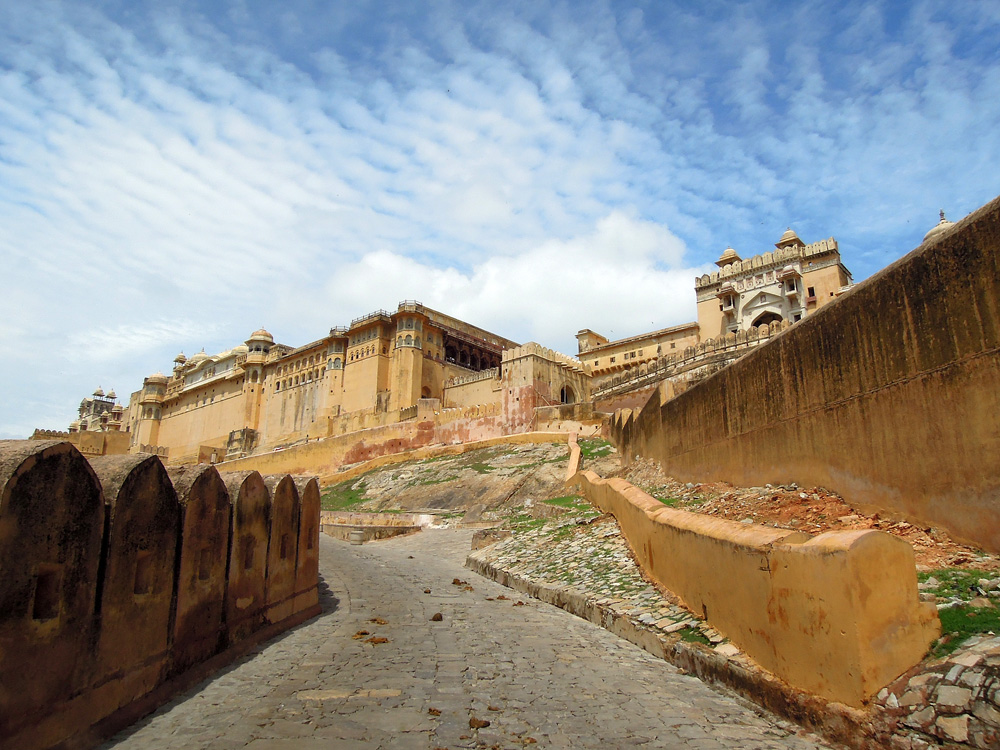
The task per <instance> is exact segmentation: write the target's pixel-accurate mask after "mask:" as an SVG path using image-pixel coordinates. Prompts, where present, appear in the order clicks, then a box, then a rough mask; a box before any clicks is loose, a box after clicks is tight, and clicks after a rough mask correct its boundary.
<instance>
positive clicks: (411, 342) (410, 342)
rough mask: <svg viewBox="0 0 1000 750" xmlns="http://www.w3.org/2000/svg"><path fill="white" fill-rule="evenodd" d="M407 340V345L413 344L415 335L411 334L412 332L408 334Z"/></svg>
mask: <svg viewBox="0 0 1000 750" xmlns="http://www.w3.org/2000/svg"><path fill="white" fill-rule="evenodd" d="M405 341H406V345H407V346H413V336H411V335H410V334H406V339H405Z"/></svg>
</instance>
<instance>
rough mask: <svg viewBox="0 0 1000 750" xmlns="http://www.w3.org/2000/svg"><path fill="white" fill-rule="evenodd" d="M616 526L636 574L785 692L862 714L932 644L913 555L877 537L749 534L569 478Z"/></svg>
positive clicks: (932, 624)
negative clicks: (675, 599) (698, 617)
mask: <svg viewBox="0 0 1000 750" xmlns="http://www.w3.org/2000/svg"><path fill="white" fill-rule="evenodd" d="M576 481H578V482H579V483H580V484H581V486H582V489H583V492H584V494H585V496H586V497H587V499H588V500H589V501H590V502H591V503H593V504H594V505H596V506H597V507H599V508H600V509H601V510H602V511H604V512H606V513H612V514H613V515H614V516H615V518H616V519H617V520H618V523H619V524H620V525H621V528H622V532H623V533H624V535H625V537H626V539H627V540H628V543H629V546H630V547H631V548H632V551H633V552H634V553H635V556H636V559H637V560H638V562H639V564H640V566H641V567H642V569H643V570H644V571H645V572H646V573H647V574H649V575H650V576H651V577H652V578H653V579H654V580H655V581H656V582H657V583H659V584H661V585H663V586H665V587H666V588H668V589H669V590H670V591H672V592H674V593H675V594H677V595H678V596H680V597H681V599H683V601H684V603H685V605H686V606H687V607H688V608H689V609H691V610H692V611H694V612H698V613H701V614H702V615H703V616H704V617H705V619H707V620H708V622H709V624H710V625H711V626H712V627H713V628H715V629H716V630H718V631H719V632H720V633H722V634H723V635H725V636H726V637H728V638H729V639H730V640H731V641H732V642H733V643H734V644H736V645H737V646H738V647H739V648H740V649H741V650H742V651H744V652H745V653H746V654H747V655H748V656H750V657H751V658H753V659H754V660H755V661H756V662H757V663H758V664H760V665H761V666H762V667H764V668H765V669H767V670H769V671H771V672H773V673H774V674H775V675H777V676H778V677H780V678H781V679H783V680H785V681H786V682H788V683H789V684H791V685H793V686H795V687H796V688H799V689H801V690H806V691H808V692H811V693H815V694H817V695H820V696H822V697H824V698H827V699H829V700H834V701H839V702H841V703H845V704H847V705H850V706H860V705H862V703H863V702H864V701H865V700H866V699H868V698H870V697H871V696H872V695H873V694H874V693H875V692H877V691H878V690H879V689H880V688H881V687H882V686H884V685H885V684H887V683H888V682H890V681H891V680H892V679H893V678H895V677H897V676H898V675H900V674H901V673H903V672H905V671H906V670H907V669H908V668H910V667H912V666H913V665H914V664H916V663H918V662H919V661H920V659H921V658H922V657H923V655H924V653H925V652H926V651H927V647H928V646H929V645H930V643H931V642H932V641H933V640H934V638H936V637H937V635H938V634H939V624H938V618H937V611H936V609H935V607H934V605H933V604H929V603H921V602H920V601H919V599H918V594H917V576H916V570H915V568H914V563H913V550H912V548H911V547H910V546H909V545H908V544H906V542H904V541H902V540H899V539H896V538H895V537H893V536H891V535H889V534H884V533H882V532H877V531H835V532H827V533H825V534H820V535H818V536H816V537H812V538H810V537H809V536H808V535H806V534H803V533H801V532H797V531H786V530H783V529H773V528H770V527H764V526H748V525H745V524H741V523H736V522H733V521H727V520H725V519H719V518H714V517H710V516H702V515H698V514H696V513H688V512H685V511H679V510H674V509H672V508H668V507H666V506H664V505H663V504H662V503H661V502H659V501H658V500H656V499H654V498H652V497H650V496H649V495H647V494H646V493H644V492H642V491H640V490H639V489H637V488H635V487H633V486H632V485H630V484H629V483H628V482H626V481H625V480H623V479H610V480H604V479H601V478H600V477H598V476H597V475H596V474H594V473H593V472H591V471H582V472H580V473H579V474H578V475H577V477H576Z"/></svg>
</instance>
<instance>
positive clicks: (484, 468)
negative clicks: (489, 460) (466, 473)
mask: <svg viewBox="0 0 1000 750" xmlns="http://www.w3.org/2000/svg"><path fill="white" fill-rule="evenodd" d="M465 468H466V469H472V470H473V471H474V472H476V473H477V474H489V473H490V472H491V471H496V470H497V467H496V466H490V465H489V464H485V463H483V462H481V461H477V462H476V463H474V464H469V465H468V466H466V467H465Z"/></svg>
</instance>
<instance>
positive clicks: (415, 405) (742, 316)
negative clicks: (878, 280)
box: [45, 229, 852, 463]
mask: <svg viewBox="0 0 1000 750" xmlns="http://www.w3.org/2000/svg"><path fill="white" fill-rule="evenodd" d="M716 265H717V266H718V267H719V270H718V271H714V272H712V273H709V274H704V275H702V276H700V277H698V278H696V279H695V285H694V291H695V295H696V300H697V312H698V319H697V321H696V322H692V323H685V324H683V325H677V326H672V327H669V328H663V329H659V330H656V331H652V332H649V333H644V334H641V335H637V336H631V337H628V338H625V339H620V340H618V341H609V340H608V339H607V338H606V337H604V336H602V335H600V334H599V333H596V332H594V331H592V330H590V329H583V330H581V331H580V332H579V333H578V334H577V341H578V358H572V357H569V356H566V355H563V354H559V353H558V352H554V351H552V350H550V349H546V348H544V347H542V346H539V345H538V344H533V343H529V344H525V345H523V346H521V345H519V344H517V343H516V342H514V341H511V340H509V339H506V338H504V337H502V336H499V335H497V334H495V333H491V332H489V331H486V330H484V329H482V328H479V327H477V326H474V325H471V324H469V323H466V322H463V321H461V320H457V319H456V318H453V317H451V316H449V315H446V314H444V313H441V312H438V311H437V310H432V309H431V308H429V307H426V306H424V305H422V304H421V303H419V302H415V301H410V300H407V301H404V302H400V303H399V305H398V307H397V309H396V310H395V311H393V312H389V311H386V310H377V311H375V312H372V313H369V314H368V315H364V316H362V317H359V318H356V319H355V320H353V321H351V324H350V325H349V326H346V327H335V328H331V329H330V331H329V333H328V334H327V335H325V336H323V337H322V338H320V339H318V340H316V341H313V342H311V343H308V344H304V345H302V346H297V347H293V346H288V345H285V344H282V343H278V342H276V341H275V340H274V337H273V336H272V335H271V334H270V333H269V332H268V331H266V330H264V329H260V330H257V331H254V332H253V333H252V334H250V336H249V338H247V339H246V341H245V342H243V343H240V344H238V345H236V346H234V347H233V348H231V349H229V350H227V351H224V352H220V353H217V354H214V355H209V354H206V353H205V352H204V351H201V352H199V353H197V354H195V355H194V356H192V357H186V356H185V355H184V354H178V355H177V357H176V358H175V359H174V363H173V368H172V370H171V372H170V374H168V375H165V374H162V373H156V374H154V375H150V376H149V377H147V378H145V380H144V381H143V386H142V389H141V390H138V391H136V392H135V393H133V394H132V395H131V397H130V399H129V403H128V406H127V407H122V406H120V405H116V404H115V401H114V397H113V394H111V395H110V396H105V395H104V393H103V391H100V389H98V392H97V393H95V394H94V396H93V397H89V398H87V399H85V400H84V402H83V404H81V407H80V419H79V420H78V421H77V422H74V423H73V425H71V427H70V433H71V434H72V433H76V434H77V435H82V434H83V433H84V432H86V431H88V430H94V429H98V430H104V431H109V430H110V431H118V430H119V429H120V431H121V432H122V433H123V440H121V441H118V442H116V443H115V444H116V445H118V443H121V444H122V445H124V442H125V436H126V435H127V442H128V450H129V451H132V452H148V453H157V454H160V455H161V456H164V457H165V458H167V459H168V460H169V461H170V462H171V463H175V462H177V463H180V462H188V461H211V462H216V461H223V460H227V459H232V458H239V457H243V456H246V455H250V454H253V453H259V452H262V451H274V450H281V449H282V448H285V447H289V446H293V445H297V444H301V443H305V442H307V441H310V440H314V441H315V440H319V439H326V438H329V437H334V436H338V435H345V434H348V433H353V432H357V431H359V430H366V429H372V428H384V427H386V426H387V425H393V424H399V423H402V422H406V421H408V420H416V419H417V417H418V410H422V411H421V412H420V414H421V416H420V419H419V420H418V421H420V423H421V424H434V425H435V427H434V429H435V430H438V429H439V428H440V427H441V425H442V424H444V423H445V422H448V420H451V421H452V422H454V423H455V424H458V423H459V422H460V423H461V424H462V425H464V427H463V428H462V430H463V431H458V432H454V433H446V432H444V433H441V434H447V435H450V436H451V438H450V439H454V440H467V439H478V438H480V437H487V436H490V435H492V434H511V433H515V432H523V431H528V430H532V429H540V425H542V424H543V423H545V424H550V426H551V425H554V426H555V428H557V429H558V428H560V424H559V423H547V422H545V420H546V419H549V418H551V417H552V415H553V414H555V412H553V411H552V410H553V409H554V408H557V407H562V406H565V405H576V406H577V409H576V414H577V416H579V414H580V413H582V412H581V408H583V407H586V408H589V409H590V411H591V413H592V412H593V409H594V408H597V409H604V408H605V407H612V408H613V407H614V406H615V405H616V402H615V401H614V398H615V397H617V396H620V395H621V394H623V393H626V394H631V396H630V397H631V398H632V399H633V400H641V398H643V397H644V396H643V393H644V391H643V389H647V391H646V392H648V388H649V387H651V385H654V384H655V383H656V382H658V381H661V380H665V379H671V378H672V377H674V376H675V375H677V376H680V375H684V374H685V373H687V374H686V375H684V377H686V379H687V381H686V382H693V381H694V380H696V379H697V378H699V377H704V376H705V375H707V374H709V373H710V372H712V371H714V369H717V368H718V367H719V366H724V365H725V364H726V363H728V362H730V361H732V360H733V359H736V358H738V357H739V356H742V355H743V354H745V353H746V352H747V351H749V349H750V348H752V346H754V345H756V344H757V343H759V342H762V341H764V340H766V339H767V338H768V337H769V336H770V335H771V334H772V332H777V331H779V330H781V329H782V328H784V327H787V326H788V325H791V324H793V323H795V322H796V321H798V320H801V319H802V318H804V317H806V316H808V315H811V314H812V313H814V312H815V311H816V310H818V309H819V308H821V307H822V306H823V305H825V304H828V303H829V302H831V301H833V300H834V299H836V298H837V297H838V296H839V295H840V294H841V293H843V292H844V291H846V290H847V289H848V288H850V286H851V283H852V280H851V274H850V272H849V271H848V270H847V268H846V267H845V266H844V265H843V263H842V262H841V259H840V252H839V249H838V247H837V242H836V240H834V239H833V238H830V239H826V240H821V241H819V242H815V243H813V244H808V245H807V244H805V243H804V242H803V241H802V240H801V239H799V237H798V235H797V234H796V233H795V232H794V231H792V230H791V229H789V230H788V231H787V232H785V233H784V235H782V237H781V238H780V239H779V240H778V242H777V243H775V249H774V250H771V251H768V252H764V253H761V254H758V255H753V256H751V257H749V258H747V259H745V260H744V259H742V258H741V257H740V256H739V255H738V254H737V252H736V251H735V250H733V249H732V248H727V249H726V250H725V252H723V253H722V256H721V257H720V258H719V260H718V261H716ZM713 368H714V369H713ZM678 382H679V383H680V382H681V381H680V380H678ZM584 410H586V409H584ZM559 413H560V414H563V415H564V416H565V414H566V413H567V412H566V410H565V409H563V410H562V411H561V412H559ZM543 417H544V418H543ZM52 434H54V433H47V432H46V433H45V435H50V436H51V435H52ZM435 435H436V436H437V437H439V436H438V435H437V433H435ZM437 437H435V439H437ZM105 442H107V441H105ZM95 446H96V444H95ZM105 449H106V448H105ZM93 450H94V451H99V450H102V449H99V448H97V447H95V448H94V449H93Z"/></svg>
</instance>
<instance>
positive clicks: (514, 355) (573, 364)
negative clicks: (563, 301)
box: [502, 341, 589, 373]
mask: <svg viewBox="0 0 1000 750" xmlns="http://www.w3.org/2000/svg"><path fill="white" fill-rule="evenodd" d="M526 357H538V358H540V359H544V360H546V361H548V362H552V363H554V364H556V365H559V366H560V367H565V368H567V369H570V370H574V371H576V372H581V373H585V372H589V368H588V367H587V366H586V365H585V364H584V363H582V362H581V361H580V360H578V359H574V358H573V357H569V356H567V355H565V354H562V353H561V352H557V351H555V350H554V349H549V348H547V347H544V346H542V345H541V344H536V343H535V342H534V341H530V342H528V343H527V344H523V345H521V346H516V347H514V348H512V349H507V350H506V351H504V353H503V358H502V362H503V365H504V368H505V369H506V366H507V365H509V364H510V363H513V362H516V361H517V360H519V359H524V358H526Z"/></svg>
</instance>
